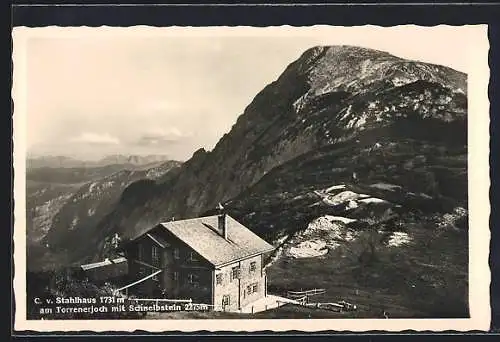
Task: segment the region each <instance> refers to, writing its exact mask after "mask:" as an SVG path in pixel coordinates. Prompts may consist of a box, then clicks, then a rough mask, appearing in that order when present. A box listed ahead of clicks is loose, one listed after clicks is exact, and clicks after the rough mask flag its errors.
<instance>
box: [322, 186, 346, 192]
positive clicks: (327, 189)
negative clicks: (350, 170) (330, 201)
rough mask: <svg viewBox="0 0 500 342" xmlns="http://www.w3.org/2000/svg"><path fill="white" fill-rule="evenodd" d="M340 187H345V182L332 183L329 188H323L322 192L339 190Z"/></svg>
mask: <svg viewBox="0 0 500 342" xmlns="http://www.w3.org/2000/svg"><path fill="white" fill-rule="evenodd" d="M340 189H345V184H339V185H333V186H331V187H329V188H326V189H324V190H323V192H325V193H329V192H332V191H333V190H340Z"/></svg>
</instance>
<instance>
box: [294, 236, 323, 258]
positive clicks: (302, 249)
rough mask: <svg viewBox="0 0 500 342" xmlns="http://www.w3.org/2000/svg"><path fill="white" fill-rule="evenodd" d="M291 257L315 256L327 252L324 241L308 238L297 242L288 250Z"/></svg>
mask: <svg viewBox="0 0 500 342" xmlns="http://www.w3.org/2000/svg"><path fill="white" fill-rule="evenodd" d="M288 253H289V254H290V256H291V257H293V258H315V257H319V256H323V255H325V254H326V253H328V248H326V242H324V241H321V240H310V241H303V242H301V243H299V244H298V245H297V246H296V247H291V248H290V250H289V251H288Z"/></svg>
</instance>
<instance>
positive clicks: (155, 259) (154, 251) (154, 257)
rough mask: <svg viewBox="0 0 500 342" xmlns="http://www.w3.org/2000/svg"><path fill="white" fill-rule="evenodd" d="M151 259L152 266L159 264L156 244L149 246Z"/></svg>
mask: <svg viewBox="0 0 500 342" xmlns="http://www.w3.org/2000/svg"><path fill="white" fill-rule="evenodd" d="M151 261H152V263H153V265H154V266H160V253H159V251H158V247H156V246H152V247H151Z"/></svg>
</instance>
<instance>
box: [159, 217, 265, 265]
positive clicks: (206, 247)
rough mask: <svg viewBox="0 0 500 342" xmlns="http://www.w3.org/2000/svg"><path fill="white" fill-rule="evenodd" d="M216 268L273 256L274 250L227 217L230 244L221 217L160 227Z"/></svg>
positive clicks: (179, 222) (167, 223)
mask: <svg viewBox="0 0 500 342" xmlns="http://www.w3.org/2000/svg"><path fill="white" fill-rule="evenodd" d="M160 226H162V227H163V228H164V229H166V230H167V231H169V232H170V233H172V234H173V235H174V236H176V237H177V238H178V239H179V240H181V241H183V242H184V243H185V244H187V245H188V246H190V247H191V248H192V249H193V250H194V251H196V253H198V254H199V255H200V256H202V257H203V258H204V259H206V260H207V261H208V262H210V263H211V264H212V265H214V266H222V265H224V264H227V263H231V262H233V261H236V260H241V259H245V258H247V257H250V256H253V255H258V254H261V253H266V252H271V251H272V250H274V247H273V246H272V245H270V244H269V243H267V242H266V241H264V240H263V239H261V238H260V237H259V236H257V235H256V234H255V233H253V232H252V231H251V230H250V229H248V228H247V227H245V226H244V225H242V224H241V223H239V222H238V221H236V220H235V219H233V218H232V217H231V216H229V215H226V229H227V240H226V239H224V236H223V235H222V234H221V232H220V231H219V230H218V228H217V227H218V216H217V215H214V216H205V217H198V218H194V219H188V220H179V221H170V222H163V223H160Z"/></svg>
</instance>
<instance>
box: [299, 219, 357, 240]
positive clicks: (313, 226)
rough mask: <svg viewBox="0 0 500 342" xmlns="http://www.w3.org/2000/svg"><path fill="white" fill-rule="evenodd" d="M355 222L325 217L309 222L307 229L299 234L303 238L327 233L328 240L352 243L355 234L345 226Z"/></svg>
mask: <svg viewBox="0 0 500 342" xmlns="http://www.w3.org/2000/svg"><path fill="white" fill-rule="evenodd" d="M355 221H356V220H353V219H350V218H347V217H341V216H330V215H325V216H321V217H318V218H317V219H315V220H313V221H311V223H309V225H308V226H307V229H306V230H305V231H304V232H303V233H302V234H301V235H302V236H304V237H311V236H312V235H315V234H317V233H325V232H326V233H328V237H329V238H330V239H336V240H342V241H352V240H353V239H354V238H355V237H356V232H354V231H352V230H350V229H347V228H346V226H345V225H346V224H347V223H351V222H355Z"/></svg>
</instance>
